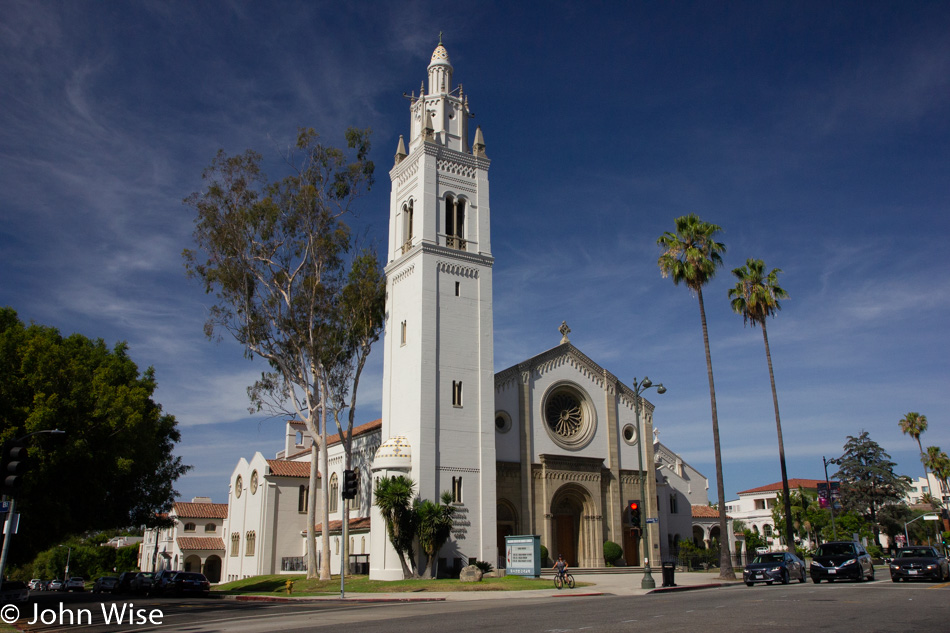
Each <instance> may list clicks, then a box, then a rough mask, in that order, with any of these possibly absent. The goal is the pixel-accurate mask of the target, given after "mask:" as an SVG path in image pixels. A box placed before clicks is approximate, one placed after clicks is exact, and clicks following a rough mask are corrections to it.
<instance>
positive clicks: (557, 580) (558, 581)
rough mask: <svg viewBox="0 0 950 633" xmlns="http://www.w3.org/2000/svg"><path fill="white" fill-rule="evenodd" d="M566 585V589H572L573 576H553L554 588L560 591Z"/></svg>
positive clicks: (567, 574) (566, 574)
mask: <svg viewBox="0 0 950 633" xmlns="http://www.w3.org/2000/svg"><path fill="white" fill-rule="evenodd" d="M565 584H566V585H567V588H568V589H573V588H574V576H572V575H570V574H569V573H565V574H554V586H555V587H557V588H558V589H560V588H561V587H563V586H564V585H565Z"/></svg>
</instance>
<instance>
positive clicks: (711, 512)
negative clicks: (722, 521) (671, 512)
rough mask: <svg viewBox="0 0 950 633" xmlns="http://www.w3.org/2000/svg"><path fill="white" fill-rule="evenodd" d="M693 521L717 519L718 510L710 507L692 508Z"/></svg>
mask: <svg viewBox="0 0 950 633" xmlns="http://www.w3.org/2000/svg"><path fill="white" fill-rule="evenodd" d="M693 518H694V519H718V518H719V510H717V509H716V508H713V507H710V506H693Z"/></svg>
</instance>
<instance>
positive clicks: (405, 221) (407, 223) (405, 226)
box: [402, 200, 413, 253]
mask: <svg viewBox="0 0 950 633" xmlns="http://www.w3.org/2000/svg"><path fill="white" fill-rule="evenodd" d="M412 215H413V213H412V200H410V201H409V202H407V203H406V204H404V205H402V234H403V240H402V252H403V253H407V252H409V249H410V248H412Z"/></svg>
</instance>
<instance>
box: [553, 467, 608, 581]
mask: <svg viewBox="0 0 950 633" xmlns="http://www.w3.org/2000/svg"><path fill="white" fill-rule="evenodd" d="M595 514H596V513H595V512H594V508H593V501H592V500H591V496H590V493H588V492H587V490H585V489H584V488H582V487H580V486H578V485H576V484H567V485H565V486H563V487H562V488H561V489H560V490H558V491H557V492H556V493H555V494H554V498H553V500H552V502H551V522H552V526H551V527H552V529H553V534H552V543H553V544H554V549H553V551H551V552H550V554H551V557H552V558H557V556H558V555H561V556H563V557H564V560H566V561H567V563H568V565H571V566H573V567H577V566H580V565H583V566H593V565H596V564H597V559H596V557H595V556H593V555H592V551H593V550H592V547H593V545H592V544H593V543H594V542H595V541H597V540H600V541H601V546H602V540H603V539H598V538H596V535H595V534H594V532H595V531H596V527H595V526H594V525H593V522H592V521H589V520H583V519H589V518H591V517H593V516H594V515H595ZM599 525H600V524H599V523H598V524H597V526H598V527H599ZM600 558H601V559H602V558H603V554H601V556H600Z"/></svg>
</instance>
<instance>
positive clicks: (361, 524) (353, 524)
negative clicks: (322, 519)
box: [314, 517, 369, 534]
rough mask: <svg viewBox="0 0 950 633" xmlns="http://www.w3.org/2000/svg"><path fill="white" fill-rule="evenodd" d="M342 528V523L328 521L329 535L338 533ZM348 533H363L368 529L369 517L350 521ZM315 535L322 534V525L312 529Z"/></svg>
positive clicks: (319, 524) (318, 524)
mask: <svg viewBox="0 0 950 633" xmlns="http://www.w3.org/2000/svg"><path fill="white" fill-rule="evenodd" d="M342 527H343V521H339V520H338V521H330V534H333V533H334V532H337V533H339V532H340V529H341V528H342ZM349 529H350V531H351V532H353V531H363V530H368V529H369V517H359V518H357V519H350V527H349ZM314 533H315V534H323V524H322V523H317V525H316V527H315V528H314Z"/></svg>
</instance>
